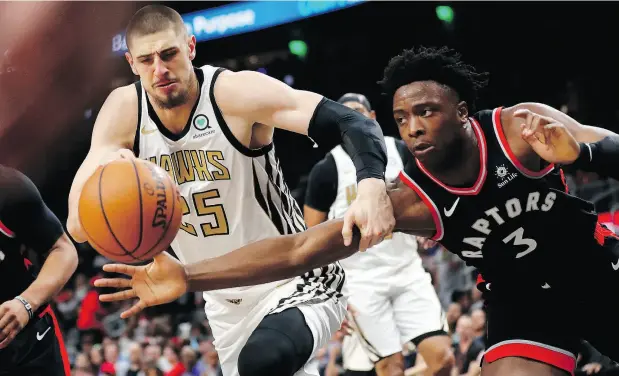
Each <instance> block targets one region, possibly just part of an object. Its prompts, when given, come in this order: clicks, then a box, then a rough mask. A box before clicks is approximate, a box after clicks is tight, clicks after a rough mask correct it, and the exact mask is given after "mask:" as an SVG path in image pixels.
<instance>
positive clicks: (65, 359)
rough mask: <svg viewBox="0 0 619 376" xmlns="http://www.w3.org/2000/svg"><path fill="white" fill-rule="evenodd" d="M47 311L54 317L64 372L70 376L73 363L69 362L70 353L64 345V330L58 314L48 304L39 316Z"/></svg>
mask: <svg viewBox="0 0 619 376" xmlns="http://www.w3.org/2000/svg"><path fill="white" fill-rule="evenodd" d="M46 313H49V316H50V317H51V318H52V324H53V325H54V334H55V335H56V340H57V341H58V347H59V348H60V357H61V358H62V365H63V368H64V373H65V375H66V376H70V375H71V364H70V363H69V355H68V354H67V348H66V347H65V345H64V339H63V338H62V332H61V331H60V326H59V325H58V320H57V319H56V315H55V314H54V311H53V310H52V307H51V306H49V305H48V306H47V308H45V310H44V311H43V312H41V314H40V315H39V317H43V316H44V315H45V314H46Z"/></svg>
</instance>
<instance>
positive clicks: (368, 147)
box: [308, 98, 387, 182]
mask: <svg viewBox="0 0 619 376" xmlns="http://www.w3.org/2000/svg"><path fill="white" fill-rule="evenodd" d="M308 136H309V137H310V138H311V139H312V140H314V141H315V142H316V143H317V144H318V145H319V146H320V147H324V148H327V150H331V149H332V148H334V147H335V146H337V145H339V144H343V145H344V148H345V149H346V150H347V151H348V153H349V154H350V157H351V158H352V161H353V163H354V164H355V168H356V169H357V182H359V181H361V180H363V179H366V178H377V179H384V178H385V168H386V167H387V147H386V145H385V139H384V138H383V131H382V130H381V129H380V126H379V125H378V123H377V122H376V121H374V120H372V119H370V118H367V117H365V116H363V115H362V114H360V113H359V112H357V111H354V110H352V109H350V108H348V107H346V106H344V105H341V104H339V103H336V102H334V101H332V100H329V99H326V98H323V99H322V100H321V101H320V103H319V104H318V106H316V110H315V111H314V115H313V116H312V120H311V121H310V124H309V128H308Z"/></svg>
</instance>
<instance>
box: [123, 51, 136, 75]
mask: <svg viewBox="0 0 619 376" xmlns="http://www.w3.org/2000/svg"><path fill="white" fill-rule="evenodd" d="M125 59H127V63H129V66H131V71H132V72H133V74H135V75H136V76H139V74H138V71H137V70H136V69H135V66H133V56H131V54H130V53H129V52H125Z"/></svg>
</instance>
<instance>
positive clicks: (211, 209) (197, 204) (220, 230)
mask: <svg viewBox="0 0 619 376" xmlns="http://www.w3.org/2000/svg"><path fill="white" fill-rule="evenodd" d="M219 197H220V196H219V190H217V189H211V190H208V191H204V192H196V193H194V194H193V195H191V198H192V201H193V207H194V209H195V211H196V215H197V216H198V217H206V216H208V217H206V218H205V219H206V220H209V222H204V223H202V224H201V225H200V228H201V230H202V235H203V236H204V237H208V236H213V235H228V234H229V228H228V219H227V218H226V212H225V211H224V207H223V205H222V204H213V205H208V201H209V200H211V199H214V198H219ZM181 200H182V205H183V206H182V208H181V209H182V211H183V213H182V214H183V215H187V214H190V213H191V211H190V210H189V205H188V203H187V200H185V197H182V196H181ZM181 230H183V231H185V232H187V233H189V234H191V235H193V236H198V231H197V230H196V228H195V226H194V225H192V224H191V223H181Z"/></svg>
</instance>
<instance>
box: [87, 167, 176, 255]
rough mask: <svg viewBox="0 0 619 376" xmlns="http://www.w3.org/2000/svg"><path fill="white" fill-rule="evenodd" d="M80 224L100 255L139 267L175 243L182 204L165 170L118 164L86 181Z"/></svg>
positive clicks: (100, 168) (96, 173)
mask: <svg viewBox="0 0 619 376" xmlns="http://www.w3.org/2000/svg"><path fill="white" fill-rule="evenodd" d="M79 218H80V222H81V225H82V228H83V229H84V232H85V234H86V237H87V239H88V243H89V244H90V245H91V246H92V247H93V248H94V249H96V250H97V252H99V253H100V254H101V255H103V256H105V257H107V258H109V259H111V260H114V261H117V262H123V263H138V262H141V261H145V260H149V259H151V258H152V257H154V256H156V255H157V254H159V253H160V252H162V251H164V250H165V249H166V248H168V246H169V245H170V243H171V242H172V240H174V237H175V236H176V233H177V232H178V230H179V226H180V222H181V201H180V196H179V194H178V192H177V190H176V185H175V183H174V181H173V180H172V179H171V178H170V176H169V175H168V173H167V172H166V171H165V170H163V169H162V168H160V167H158V166H157V165H155V164H154V163H151V162H148V161H144V160H141V159H120V160H115V161H113V162H110V163H108V164H105V165H102V166H100V167H99V168H98V169H97V171H96V172H95V173H94V174H93V175H92V176H91V177H90V178H89V179H88V181H87V182H86V184H85V185H84V188H83V189H82V193H81V196H80V199H79Z"/></svg>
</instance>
